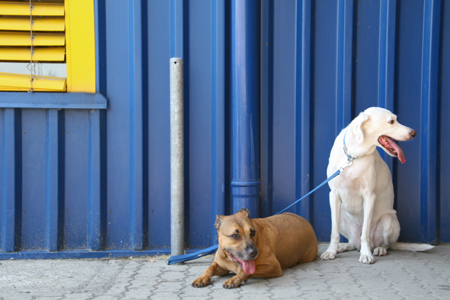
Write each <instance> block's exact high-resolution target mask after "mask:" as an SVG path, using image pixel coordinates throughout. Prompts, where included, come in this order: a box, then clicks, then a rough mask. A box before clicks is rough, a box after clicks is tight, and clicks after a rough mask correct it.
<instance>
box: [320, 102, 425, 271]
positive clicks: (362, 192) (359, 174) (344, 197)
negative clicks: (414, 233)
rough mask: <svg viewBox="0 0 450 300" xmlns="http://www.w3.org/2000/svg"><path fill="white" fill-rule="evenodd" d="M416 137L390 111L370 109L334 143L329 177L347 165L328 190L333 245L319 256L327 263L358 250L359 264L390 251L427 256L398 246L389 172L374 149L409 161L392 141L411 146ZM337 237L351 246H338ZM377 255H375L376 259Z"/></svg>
mask: <svg viewBox="0 0 450 300" xmlns="http://www.w3.org/2000/svg"><path fill="white" fill-rule="evenodd" d="M415 135H416V132H415V131H414V130H412V129H411V128H409V127H406V126H404V125H402V124H400V123H399V122H398V121H397V116H396V115H394V114H393V113H391V112H390V111H388V110H386V109H383V108H379V107H371V108H368V109H366V110H365V111H364V112H362V113H360V114H359V116H358V117H356V118H355V119H354V120H353V121H352V122H351V123H350V124H349V125H348V126H347V127H346V128H344V129H343V130H342V131H341V133H340V134H339V135H338V137H337V138H336V140H335V142H334V145H333V147H332V149H331V153H330V159H329V164H328V169H327V175H328V176H330V175H331V174H333V173H334V172H335V171H336V170H338V169H339V168H341V167H343V166H344V165H345V164H346V163H349V162H350V165H349V166H348V167H347V168H346V169H345V171H344V172H343V173H342V174H341V175H340V176H338V177H336V178H335V179H333V180H331V181H330V182H329V183H328V184H329V186H330V189H331V192H330V208H331V224H332V225H331V240H330V245H329V247H328V249H327V250H326V251H325V252H324V253H323V254H322V255H321V258H322V259H323V260H330V259H334V258H335V257H336V254H337V253H340V252H344V251H350V250H354V249H358V250H360V257H359V261H360V262H361V263H365V264H371V263H374V261H375V259H374V257H373V255H379V256H382V255H386V254H387V249H389V248H393V249H399V250H410V251H425V250H428V249H431V248H433V246H431V245H428V244H405V243H398V242H397V239H398V237H399V235H400V223H399V221H398V219H397V212H396V211H395V210H394V208H393V207H394V188H393V184H392V177H391V172H390V170H389V168H388V166H387V164H386V163H385V162H384V161H383V159H382V158H381V156H380V155H379V154H378V151H377V150H376V148H377V147H380V148H381V149H383V150H384V152H386V153H387V154H389V155H390V156H392V157H397V158H398V159H399V160H400V162H401V163H404V162H405V155H404V154H403V150H402V149H401V148H400V146H399V145H397V143H396V142H395V141H394V140H397V141H408V140H411V139H412V138H414V136H415ZM339 233H341V234H342V235H343V236H345V237H346V238H347V239H348V243H339ZM372 253H373V254H372Z"/></svg>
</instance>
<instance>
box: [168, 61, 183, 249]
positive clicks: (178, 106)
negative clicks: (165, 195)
mask: <svg viewBox="0 0 450 300" xmlns="http://www.w3.org/2000/svg"><path fill="white" fill-rule="evenodd" d="M183 139H184V137H183V60H182V59H181V58H178V57H174V58H171V59H170V234H171V237H170V249H171V254H172V256H173V255H180V254H183V253H184V217H183V215H184V169H183V165H184V151H183V149H184V145H183Z"/></svg>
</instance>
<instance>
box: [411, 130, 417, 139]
mask: <svg viewBox="0 0 450 300" xmlns="http://www.w3.org/2000/svg"><path fill="white" fill-rule="evenodd" d="M416 134H417V132H416V131H415V130H412V129H411V131H410V132H409V135H410V136H411V138H413V137H415V136H416Z"/></svg>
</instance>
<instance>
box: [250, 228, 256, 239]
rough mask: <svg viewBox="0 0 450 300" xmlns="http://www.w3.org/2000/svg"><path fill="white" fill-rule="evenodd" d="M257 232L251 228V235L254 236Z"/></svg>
mask: <svg viewBox="0 0 450 300" xmlns="http://www.w3.org/2000/svg"><path fill="white" fill-rule="evenodd" d="M255 234H256V231H255V230H253V229H250V237H254V236H255Z"/></svg>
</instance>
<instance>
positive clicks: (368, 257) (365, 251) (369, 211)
mask: <svg viewBox="0 0 450 300" xmlns="http://www.w3.org/2000/svg"><path fill="white" fill-rule="evenodd" d="M375 199H376V196H375V194H374V193H369V194H367V195H364V204H363V205H364V221H363V226H362V232H361V254H360V256H359V262H360V263H364V264H373V263H374V262H375V259H374V258H373V255H372V251H371V250H370V225H371V222H372V216H373V208H374V205H375Z"/></svg>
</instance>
